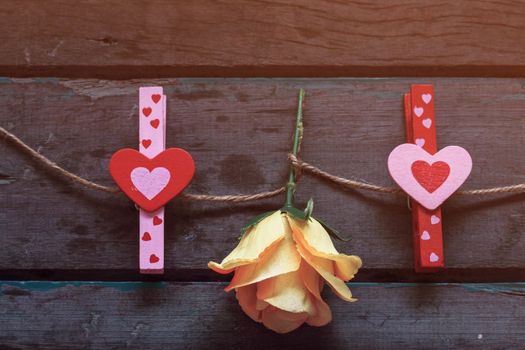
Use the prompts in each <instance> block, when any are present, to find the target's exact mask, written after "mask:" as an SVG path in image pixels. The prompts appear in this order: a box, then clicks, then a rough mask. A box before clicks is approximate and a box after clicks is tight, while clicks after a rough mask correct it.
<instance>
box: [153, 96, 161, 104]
mask: <svg viewBox="0 0 525 350" xmlns="http://www.w3.org/2000/svg"><path fill="white" fill-rule="evenodd" d="M151 100H152V101H153V102H155V103H157V102H159V101H160V95H159V94H154V95H151Z"/></svg>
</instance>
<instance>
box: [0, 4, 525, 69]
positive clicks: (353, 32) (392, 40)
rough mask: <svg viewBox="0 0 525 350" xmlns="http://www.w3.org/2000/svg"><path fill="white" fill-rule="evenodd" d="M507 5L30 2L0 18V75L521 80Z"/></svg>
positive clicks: (520, 35) (520, 8) (517, 16)
mask: <svg viewBox="0 0 525 350" xmlns="http://www.w3.org/2000/svg"><path fill="white" fill-rule="evenodd" d="M524 15H525V3H523V2H516V1H496V0H491V1H468V2H464V1H462V2H456V3H454V4H452V3H450V2H447V1H433V0H423V1H417V0H410V1H405V0H394V1H389V2H388V3H384V2H359V1H333V0H323V1H300V2H297V1H294V0H265V1H242V0H226V1H214V0H199V1H176V2H175V1H162V0H150V1H147V2H144V1H126V2H125V3H122V2H118V1H105V0H95V1H88V0H83V1H75V2H72V3H68V2H63V1H45V2H43V1H38V0H26V1H24V2H23V3H20V2H6V3H5V4H2V9H1V12H0V39H1V41H2V45H1V47H0V75H6V76H18V77H20V76H62V77H83V78H86V77H89V78H93V77H104V78H118V79H123V78H131V77H142V78H144V77H150V78H155V77H160V76H201V77H202V76H250V77H253V76H392V75H397V76H429V75H434V76H443V75H447V76H451V75H455V76H518V75H519V76H525V64H524V62H525V26H524V24H523V16H524Z"/></svg>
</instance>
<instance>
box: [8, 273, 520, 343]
mask: <svg viewBox="0 0 525 350" xmlns="http://www.w3.org/2000/svg"><path fill="white" fill-rule="evenodd" d="M224 286H225V284H224V283H167V282H161V283H145V282H118V283H115V282H70V281H65V282H45V281H27V282H20V281H2V282H0V310H1V312H0V345H2V347H1V348H2V349H25V348H37V347H38V348H39V349H54V350H59V349H108V348H110V349H121V348H126V347H127V348H130V349H142V350H146V349H156V350H159V349H179V348H184V349H209V348H217V349H230V348H236V349H245V348H250V349H270V348H286V349H319V348H320V347H328V348H330V349H444V348H461V349H495V348H498V349H519V348H521V347H522V346H523V344H525V328H524V327H523V326H524V324H525V308H524V298H525V283H508V284H444V283H438V284H414V283H387V284H382V283H350V288H351V289H352V291H353V294H354V296H356V297H357V298H358V299H359V300H358V301H357V302H356V303H345V302H343V301H341V300H339V299H337V298H336V297H335V296H333V294H332V293H331V292H330V291H329V290H328V289H327V290H326V291H325V292H324V296H326V299H327V300H328V302H329V303H330V305H331V307H332V310H333V314H334V321H333V322H332V323H331V324H329V325H328V326H326V327H322V328H313V327H309V326H303V327H302V328H300V329H299V330H297V331H295V332H293V333H290V334H287V335H277V334H274V333H273V332H271V331H268V330H266V329H265V328H264V327H263V326H261V325H259V324H256V323H255V322H253V321H251V320H250V319H249V318H248V317H247V316H246V315H244V314H243V313H242V311H241V310H240V307H239V306H238V305H237V303H236V300H235V297H234V295H233V294H232V293H230V294H227V293H225V292H224V291H223V288H224Z"/></svg>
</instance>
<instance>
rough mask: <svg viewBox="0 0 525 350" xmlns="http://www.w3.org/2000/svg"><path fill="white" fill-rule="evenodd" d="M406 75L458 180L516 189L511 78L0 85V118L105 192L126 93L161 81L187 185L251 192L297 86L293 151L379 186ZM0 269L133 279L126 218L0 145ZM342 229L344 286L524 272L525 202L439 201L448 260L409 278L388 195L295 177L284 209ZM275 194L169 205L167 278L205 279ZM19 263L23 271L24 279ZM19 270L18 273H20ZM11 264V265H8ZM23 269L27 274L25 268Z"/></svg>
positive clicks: (518, 137) (285, 141)
mask: <svg viewBox="0 0 525 350" xmlns="http://www.w3.org/2000/svg"><path fill="white" fill-rule="evenodd" d="M410 83H431V84H434V87H435V92H436V123H437V134H438V145H439V146H440V147H444V146H446V145H451V144H457V145H460V146H462V147H464V148H466V149H467V150H468V151H469V152H470V153H471V155H472V158H473V159H474V169H473V171H472V174H471V176H470V178H469V180H467V182H466V184H465V186H464V187H463V188H465V189H466V188H480V187H487V186H489V187H490V186H498V185H504V184H514V183H522V182H525V163H524V162H523V156H522V154H521V153H520V152H516V150H517V149H523V148H524V146H525V135H524V133H523V130H525V118H523V111H524V110H525V98H524V96H525V80H522V79H451V78H449V79H424V80H422V79H396V78H392V79H180V80H170V79H166V80H144V81H138V80H136V81H98V80H59V79H22V80H20V79H8V78H5V79H2V80H1V83H0V125H2V126H3V127H5V128H7V129H8V130H10V131H11V132H13V133H15V134H16V135H18V136H19V137H20V138H21V139H22V140H24V141H25V142H27V143H28V144H29V145H31V146H32V147H35V148H36V149H38V150H39V151H40V152H41V153H42V154H44V155H46V156H47V157H49V158H50V159H52V160H53V161H56V162H57V163H58V164H61V165H62V166H64V167H65V168H66V169H69V170H71V171H73V172H75V173H78V174H79V175H81V176H84V177H86V178H88V179H90V180H93V181H97V182H100V183H102V184H106V185H112V181H111V179H110V176H109V173H108V170H107V165H108V161H109V158H110V156H111V154H112V153H113V152H115V151H116V150H117V149H120V148H123V147H132V148H136V147H137V133H138V125H137V123H138V122H137V119H138V118H137V113H138V111H137V101H138V97H137V96H138V95H137V94H138V87H139V86H142V85H150V84H151V85H163V86H164V88H165V92H166V94H167V97H168V118H167V119H168V127H167V146H169V147H173V146H176V147H182V148H184V149H186V150H188V151H189V152H190V153H191V154H192V156H193V157H194V159H195V162H196V168H197V171H196V175H195V178H194V181H193V182H192V184H191V185H190V187H189V188H188V192H192V193H211V194H232V193H233V194H235V193H252V192H257V191H265V190H269V189H273V188H275V187H278V186H281V185H282V184H283V183H284V182H285V181H286V174H287V169H288V166H287V161H286V154H287V153H288V152H289V149H290V148H291V136H292V128H293V123H294V118H295V108H296V103H297V93H298V88H299V87H304V88H306V91H307V96H306V105H305V110H304V122H305V134H304V142H303V147H302V156H303V158H304V159H305V160H306V161H308V162H311V163H312V164H315V165H317V166H320V167H321V168H323V169H325V170H327V171H330V172H332V173H334V174H338V175H341V176H355V177H357V178H360V179H366V180H368V181H371V182H374V183H379V184H384V185H392V184H393V182H392V181H391V180H390V178H389V176H388V172H387V168H386V159H387V156H388V154H389V153H390V151H391V150H392V149H393V148H394V147H395V146H396V145H398V144H400V143H402V142H404V124H403V110H402V98H403V93H405V92H406V91H407V89H408V87H409V84H410ZM0 154H1V155H2V156H1V158H0V193H1V197H2V200H1V201H0V232H1V234H0V246H1V247H2V249H1V250H0V270H1V271H2V273H3V276H4V278H24V275H23V272H24V271H25V272H27V273H33V275H32V277H33V278H56V279H68V278H69V279H78V278H80V279H83V278H88V279H89V278H93V276H97V278H104V279H106V278H107V279H135V278H137V275H138V274H137V272H136V269H137V261H138V246H137V240H136V236H137V229H138V220H137V212H136V210H135V208H134V207H133V205H132V203H131V202H130V201H129V200H127V199H126V198H124V197H123V196H117V197H112V196H111V195H109V194H105V193H94V192H93V191H91V190H83V189H79V188H78V187H77V186H74V185H69V184H67V183H64V182H63V181H62V180H60V179H57V178H56V177H55V176H53V175H51V174H49V173H48V172H45V171H43V170H42V169H41V168H39V167H37V166H35V164H34V163H32V162H31V161H30V160H29V159H28V158H27V157H25V156H23V155H21V154H20V153H18V151H17V150H16V149H15V148H13V147H12V146H11V145H9V144H6V143H4V142H0ZM310 197H313V198H314V199H315V210H314V216H315V217H318V218H321V219H323V220H324V221H326V222H327V223H329V224H330V225H331V226H333V227H335V228H337V229H338V230H339V231H340V232H341V233H342V234H343V235H346V236H351V237H352V241H351V242H350V243H337V247H338V248H339V250H341V251H343V252H346V253H349V254H357V255H360V256H361V257H362V259H363V261H364V269H363V272H362V273H361V274H359V275H358V280H363V281H368V280H386V281H391V280H394V281H395V280H399V279H401V280H412V279H416V278H417V279H420V280H421V279H429V278H431V279H432V280H434V281H458V280H459V281H509V280H518V281H519V280H522V279H523V276H524V272H525V256H524V255H523V254H522V252H523V251H524V250H525V240H524V239H523V237H524V227H525V201H524V197H523V195H513V196H508V195H507V196H487V197H468V198H467V197H459V196H456V197H453V198H452V199H450V200H449V201H448V202H447V203H446V204H445V205H444V207H443V232H444V240H445V259H446V261H445V263H446V267H447V269H446V270H445V271H443V272H441V273H439V274H437V275H435V276H433V277H428V276H425V275H422V276H417V277H416V276H414V275H413V274H412V273H411V271H412V249H411V244H412V243H411V227H410V212H409V210H408V209H407V206H406V200H405V199H403V198H400V197H396V196H391V195H378V194H371V193H366V192H355V191H341V190H340V189H339V188H335V187H333V186H330V185H327V184H326V183H324V182H322V181H319V180H316V179H314V178H311V177H309V176H303V177H302V179H301V180H300V184H299V188H298V192H297V202H298V205H299V206H303V205H304V204H305V203H306V201H307V200H308V199H309V198H310ZM283 200H284V199H283V198H275V199H270V200H266V201H262V202H258V203H253V204H217V203H211V204H209V203H200V202H191V201H183V200H176V201H174V203H171V204H170V205H168V206H167V212H166V228H165V230H166V231H165V232H166V269H167V275H166V276H164V277H165V278H174V279H181V280H195V279H196V278H205V279H210V278H217V277H215V275H214V274H213V273H212V272H207V269H206V263H207V262H208V261H209V260H211V259H213V260H216V261H217V260H220V259H222V258H223V257H224V256H225V255H226V254H227V253H228V252H229V251H230V250H231V249H232V248H233V247H234V246H235V245H236V243H237V237H238V234H239V232H240V229H241V227H242V226H243V225H244V223H245V222H247V221H248V220H249V219H250V218H251V217H253V216H255V215H258V214H259V213H261V212H263V211H268V210H271V209H275V208H278V207H279V206H280V205H282V203H283ZM31 271H32V272H31ZM21 272H22V273H21ZM20 273H21V274H20ZM26 277H27V276H26Z"/></svg>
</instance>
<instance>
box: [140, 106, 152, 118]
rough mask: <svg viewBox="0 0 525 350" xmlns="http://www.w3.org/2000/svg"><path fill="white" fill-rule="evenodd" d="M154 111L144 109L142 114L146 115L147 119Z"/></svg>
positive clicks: (148, 108)
mask: <svg viewBox="0 0 525 350" xmlns="http://www.w3.org/2000/svg"><path fill="white" fill-rule="evenodd" d="M151 112H152V109H151V108H150V107H144V108H142V114H144V116H145V117H149V115H150V114H151Z"/></svg>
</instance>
